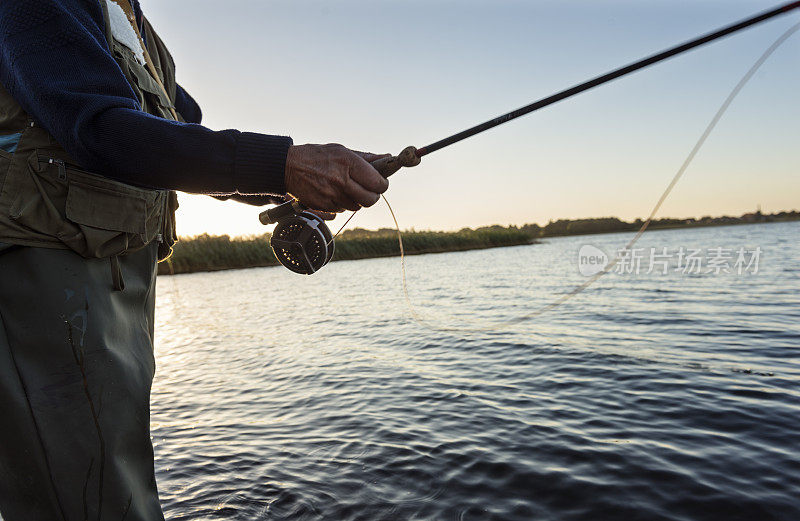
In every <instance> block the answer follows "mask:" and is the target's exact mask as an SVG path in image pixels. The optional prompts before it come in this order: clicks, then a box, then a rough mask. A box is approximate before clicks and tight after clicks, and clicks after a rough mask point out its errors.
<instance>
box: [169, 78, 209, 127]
mask: <svg viewBox="0 0 800 521" xmlns="http://www.w3.org/2000/svg"><path fill="white" fill-rule="evenodd" d="M175 110H177V111H178V113H179V114H180V115H181V116H183V119H185V120H186V122H187V123H198V124H199V123H202V121H203V112H202V111H201V110H200V105H198V104H197V102H196V101H195V100H194V98H193V97H191V96H190V95H189V93H188V92H186V91H185V90H184V88H183V87H181V86H180V85H178V88H177V91H176V92H175Z"/></svg>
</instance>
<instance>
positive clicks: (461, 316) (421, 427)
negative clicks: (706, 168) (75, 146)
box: [152, 223, 800, 521]
mask: <svg viewBox="0 0 800 521" xmlns="http://www.w3.org/2000/svg"><path fill="white" fill-rule="evenodd" d="M629 238H630V234H609V235H597V236H584V237H566V238H555V239H548V240H545V241H543V242H542V243H541V244H537V245H531V246H520V247H513V248H498V249H490V250H481V251H471V252H461V253H448V254H438V255H424V256H416V257H410V258H408V262H407V263H408V279H409V292H410V296H411V299H412V301H413V302H414V303H415V305H416V306H417V307H418V310H419V313H420V314H421V315H424V316H425V317H426V319H427V320H428V321H430V322H433V323H435V324H437V325H439V326H442V327H454V326H465V327H479V326H482V325H483V324H485V323H490V324H491V323H495V322H497V321H502V320H505V319H510V318H514V317H518V316H520V315H523V314H525V313H529V312H531V311H533V310H535V309H536V308H537V307H539V306H541V305H544V304H546V303H548V302H550V301H551V300H553V299H554V298H556V297H557V296H558V295H559V294H561V293H563V292H565V291H569V290H570V289H572V288H573V287H574V286H575V285H577V284H580V283H581V282H583V281H584V280H586V279H585V277H584V276H582V275H581V274H580V273H579V270H578V251H579V249H580V248H581V247H582V246H584V245H587V244H590V245H593V246H596V247H598V248H600V249H602V250H604V251H606V252H608V253H613V252H614V250H616V249H617V248H619V247H622V246H623V245H624V244H625V242H626V241H627V240H628V239H629ZM799 242H800V223H781V224H759V225H748V226H732V227H717V228H703V229H691V230H669V231H654V232H649V233H647V234H645V236H644V237H643V238H642V240H641V241H640V244H638V245H637V246H639V247H642V248H643V250H642V253H643V258H642V260H641V271H640V273H639V274H636V273H611V274H609V275H607V276H606V277H604V278H602V279H600V281H598V282H597V284H596V285H595V286H593V287H591V288H589V289H588V290H587V291H586V292H584V293H583V294H581V295H580V296H578V297H576V298H575V299H573V300H570V301H569V302H567V303H566V304H564V305H563V306H560V307H559V308H557V309H555V310H553V311H551V312H548V313H546V314H544V315H541V316H539V317H537V318H535V319H533V320H530V321H527V322H523V323H521V324H517V325H514V326H511V327H510V328H509V329H507V330H502V329H501V330H493V331H486V332H482V333H465V334H458V333H446V332H444V333H443V332H437V331H434V330H431V329H429V328H426V327H423V326H421V325H419V324H418V323H416V322H414V321H413V320H412V319H411V318H410V315H409V313H408V311H407V309H406V305H405V301H404V299H403V293H402V289H401V285H400V271H399V265H400V263H399V259H398V258H385V259H371V260H363V261H349V262H337V263H333V264H331V265H329V266H327V267H326V268H325V269H323V270H322V271H321V272H320V273H318V274H316V275H314V276H311V277H303V276H300V275H295V274H293V273H290V272H289V271H287V270H285V269H283V268H260V269H248V270H239V271H227V272H217V273H199V274H191V275H179V276H174V277H162V278H160V279H159V282H158V298H159V302H158V309H157V314H158V317H157V328H156V336H157V338H156V360H157V363H158V370H157V374H156V380H155V384H154V389H153V405H152V436H153V441H154V444H155V452H156V460H157V461H156V471H157V478H158V482H159V489H160V493H161V497H162V502H163V506H164V510H165V513H166V515H167V518H168V519H171V520H188V519H193V520H195V519H197V520H200V519H202V520H206V519H208V520H211V519H236V520H260V519H276V520H278V519H280V520H283V519H292V520H317V519H320V520H322V519H324V520H336V521H350V520H373V521H374V520H453V521H462V520H463V521H471V520H487V519H496V520H526V521H527V520H538V519H542V520H572V519H581V520H584V519H598V520H604V519H619V520H636V519H642V520H649V521H651V520H660V519H664V520H667V519H669V520H698V519H719V520H732V519H742V520H768V519H782V520H796V519H800V385H798V382H799V381H800V244H798V243H799ZM651 248H655V249H656V251H657V252H658V253H659V254H663V253H664V251H663V248H667V252H666V253H667V256H666V257H663V258H662V260H663V259H665V258H666V259H667V260H668V261H669V266H668V273H667V274H663V273H662V265H658V268H657V269H654V270H653V272H652V273H649V274H648V273H646V272H647V271H648V268H649V260H650V259H649V253H650V249H651ZM680 248H684V251H685V252H688V251H689V250H691V249H701V250H703V251H704V252H706V253H707V251H708V249H717V248H723V249H724V250H730V252H728V251H723V253H726V254H730V255H731V256H732V257H731V258H726V259H725V264H726V265H727V267H728V269H729V271H732V273H725V272H724V271H725V270H722V271H721V272H720V273H719V274H716V273H713V270H712V272H711V273H706V271H708V270H707V269H706V268H705V265H703V266H702V269H701V270H693V269H688V270H682V269H680V266H684V267H686V266H687V265H686V263H684V262H683V260H684V259H679V258H678V254H677V252H678V251H680ZM758 248H760V253H759V254H758V256H757V258H755V254H753V253H752V252H755V251H757V249H758ZM739 250H743V251H744V252H745V253H747V252H751V254H750V256H749V261H753V260H757V261H758V269H757V273H754V272H755V271H756V269H755V263H752V264H751V265H750V266H749V268H748V267H747V266H743V265H741V264H740V265H739V266H738V268H739V269H742V268H745V269H744V270H742V271H743V273H741V274H739V273H737V267H736V266H735V264H736V262H735V261H736V257H737V252H738V251H739ZM707 257H708V258H705V259H703V262H704V263H705V262H710V259H711V257H712V255H707ZM723 257H726V256H725V255H722V254H717V255H716V258H717V261H716V262H717V265H719V260H720V259H722V258H723ZM679 262H680V264H679ZM723 267H725V266H723ZM676 269H677V271H676ZM633 271H635V270H633ZM683 271H687V272H686V273H684V272H683ZM698 271H699V272H698Z"/></svg>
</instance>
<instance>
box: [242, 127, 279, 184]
mask: <svg viewBox="0 0 800 521" xmlns="http://www.w3.org/2000/svg"><path fill="white" fill-rule="evenodd" d="M290 146H292V138H290V137H286V136H268V135H266V134H255V133H253V132H242V133H241V134H239V136H238V139H237V143H236V165H235V170H234V173H233V176H234V177H233V181H234V185H235V187H236V191H237V192H239V193H240V194H285V193H286V180H285V176H286V154H288V152H289V147H290Z"/></svg>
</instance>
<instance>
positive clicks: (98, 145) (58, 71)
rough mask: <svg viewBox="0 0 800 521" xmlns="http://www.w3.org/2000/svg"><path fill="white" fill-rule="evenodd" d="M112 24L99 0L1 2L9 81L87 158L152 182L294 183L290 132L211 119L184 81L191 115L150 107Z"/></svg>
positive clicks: (0, 30)
mask: <svg viewBox="0 0 800 521" xmlns="http://www.w3.org/2000/svg"><path fill="white" fill-rule="evenodd" d="M104 28H105V23H104V20H103V14H102V9H101V6H100V4H99V3H98V0H25V1H24V2H23V1H8V0H2V1H0V82H2V83H3V85H4V86H5V87H6V89H7V90H8V91H9V92H10V93H11V95H12V96H13V97H14V99H15V100H16V101H17V102H18V103H19V104H20V105H21V106H22V108H23V109H24V110H25V111H26V112H27V113H28V114H29V115H30V116H31V117H32V118H33V119H34V121H36V122H37V124H39V125H40V126H41V127H43V128H44V129H45V130H47V131H48V132H49V133H50V134H51V135H52V136H53V137H54V138H55V139H56V141H58V143H59V144H61V146H63V147H64V149H65V150H66V151H67V152H68V153H69V154H70V155H71V156H72V157H73V158H75V160H77V161H78V162H79V163H80V164H81V166H83V167H84V168H86V169H87V170H91V171H94V172H97V173H99V174H102V175H105V176H107V177H111V178H113V179H117V180H120V181H123V182H127V183H131V184H134V185H139V186H148V187H153V188H163V189H175V190H183V191H187V192H194V193H216V194H232V193H242V194H261V193H265V194H283V193H285V192H286V187H285V184H284V172H285V164H286V154H287V152H288V149H289V146H291V144H292V141H291V139H290V138H288V137H283V136H272V135H266V134H256V133H250V132H240V131H238V130H222V131H212V130H210V129H208V128H206V127H203V126H201V125H199V124H198V123H197V122H199V120H200V117H201V113H200V110H199V108H198V107H197V104H196V103H194V101H193V100H191V97H190V96H189V95H188V94H187V93H186V91H184V90H183V89H180V90H179V99H178V100H177V102H178V104H179V105H180V106H181V109H182V110H181V113H182V115H184V116H185V119H187V123H179V122H174V121H169V120H165V119H163V118H158V117H156V116H152V115H150V114H146V113H144V112H142V111H141V110H140V106H139V101H138V99H137V97H136V95H135V94H134V92H133V90H132V89H131V87H130V85H129V84H128V82H127V80H126V78H125V76H124V74H123V73H122V70H121V69H120V68H119V66H118V65H117V63H116V61H115V60H114V58H113V56H112V55H111V53H110V51H109V49H108V44H107V42H106V38H105V29H104ZM184 111H185V113H184Z"/></svg>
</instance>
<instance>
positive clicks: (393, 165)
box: [258, 147, 420, 224]
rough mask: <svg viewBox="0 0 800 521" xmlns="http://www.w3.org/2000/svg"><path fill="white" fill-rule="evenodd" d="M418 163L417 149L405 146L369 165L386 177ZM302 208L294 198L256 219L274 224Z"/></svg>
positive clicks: (262, 222) (303, 207)
mask: <svg viewBox="0 0 800 521" xmlns="http://www.w3.org/2000/svg"><path fill="white" fill-rule="evenodd" d="M419 163H420V158H419V156H418V155H417V149H416V148H414V147H406V148H405V149H403V151H402V152H400V153H399V154H398V155H396V156H391V157H382V158H380V159H376V160H375V161H373V162H372V163H370V165H372V167H373V168H374V169H375V170H377V171H378V173H379V174H381V175H382V176H383V177H385V178H388V177H389V176H391V175H392V174H394V173H395V172H397V171H398V170H400V169H401V168H403V167H412V166H417V165H418V164H419ZM304 210H306V207H305V206H303V205H302V204H301V203H300V202H299V201H297V200H296V199H295V200H292V201H287V202H285V203H283V204H279V205H278V206H276V207H274V208H270V209H269V210H266V211H264V212H261V213H260V214H259V215H258V220H259V221H261V224H275V223H276V222H278V221H279V220H280V219H283V218H284V217H287V216H289V215H292V214H295V213H300V212H302V211H304Z"/></svg>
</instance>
